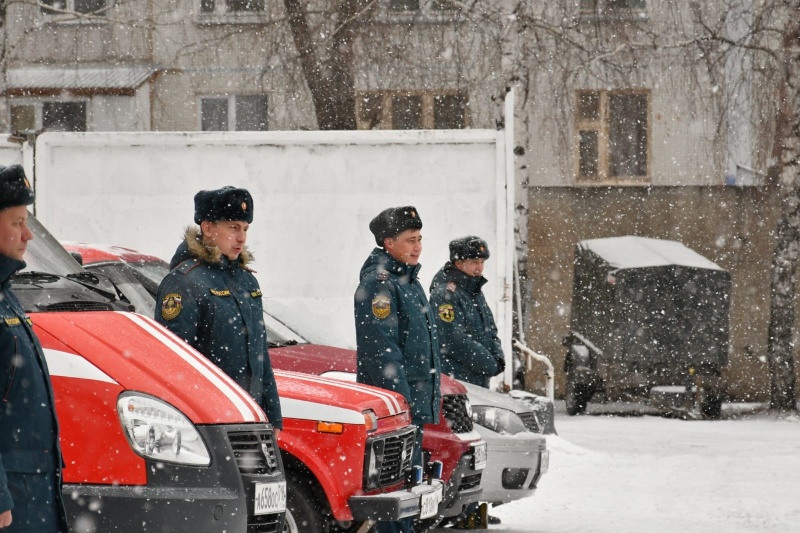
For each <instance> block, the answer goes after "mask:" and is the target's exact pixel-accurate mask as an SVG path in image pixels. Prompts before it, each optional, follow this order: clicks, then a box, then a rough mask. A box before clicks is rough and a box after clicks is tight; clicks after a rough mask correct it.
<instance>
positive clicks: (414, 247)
mask: <svg viewBox="0 0 800 533" xmlns="http://www.w3.org/2000/svg"><path fill="white" fill-rule="evenodd" d="M383 245H384V247H385V248H386V252H387V253H388V254H389V255H391V256H392V257H393V258H394V259H395V260H397V261H400V262H401V263H405V264H407V265H411V266H414V265H416V264H417V263H419V256H420V254H421V253H422V234H421V233H420V231H419V230H418V229H407V230H405V231H403V232H401V233H398V234H397V236H396V237H389V238H387V239H384V240H383Z"/></svg>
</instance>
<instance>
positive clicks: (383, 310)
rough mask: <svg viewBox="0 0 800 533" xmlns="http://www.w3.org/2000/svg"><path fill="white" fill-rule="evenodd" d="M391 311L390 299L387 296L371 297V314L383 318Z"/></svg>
mask: <svg viewBox="0 0 800 533" xmlns="http://www.w3.org/2000/svg"><path fill="white" fill-rule="evenodd" d="M391 312H392V300H391V299H390V298H389V297H388V296H376V297H375V298H373V299H372V314H373V315H375V318H378V319H380V320H383V319H384V318H386V317H387V316H389V313H391Z"/></svg>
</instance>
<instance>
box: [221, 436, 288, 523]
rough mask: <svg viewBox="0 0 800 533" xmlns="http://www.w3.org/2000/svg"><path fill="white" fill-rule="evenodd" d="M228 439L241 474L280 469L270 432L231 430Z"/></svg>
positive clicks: (265, 472) (273, 471)
mask: <svg viewBox="0 0 800 533" xmlns="http://www.w3.org/2000/svg"><path fill="white" fill-rule="evenodd" d="M228 440H229V441H230V443H231V448H233V455H234V457H236V464H237V465H239V472H240V473H241V474H250V475H264V474H273V473H275V472H277V471H278V456H277V450H276V449H275V441H274V440H273V439H272V434H271V433H270V432H268V431H230V432H228ZM248 529H249V528H248ZM257 531H261V530H257ZM264 531H267V530H264Z"/></svg>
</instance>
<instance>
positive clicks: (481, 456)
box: [472, 442, 487, 470]
mask: <svg viewBox="0 0 800 533" xmlns="http://www.w3.org/2000/svg"><path fill="white" fill-rule="evenodd" d="M472 454H473V457H474V459H473V462H472V469H473V470H483V469H484V468H485V467H486V455H487V454H486V443H485V442H479V443H478V444H474V445H473V446H472Z"/></svg>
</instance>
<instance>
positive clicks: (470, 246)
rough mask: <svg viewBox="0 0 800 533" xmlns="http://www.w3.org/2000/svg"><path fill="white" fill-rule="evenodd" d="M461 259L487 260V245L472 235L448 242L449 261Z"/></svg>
mask: <svg viewBox="0 0 800 533" xmlns="http://www.w3.org/2000/svg"><path fill="white" fill-rule="evenodd" d="M462 259H489V245H488V244H486V241H484V240H483V239H481V238H480V237H475V236H474V235H470V236H468V237H461V238H460V239H454V240H452V241H450V261H453V262H455V261H460V260H462Z"/></svg>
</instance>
